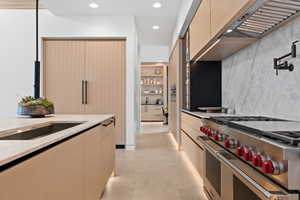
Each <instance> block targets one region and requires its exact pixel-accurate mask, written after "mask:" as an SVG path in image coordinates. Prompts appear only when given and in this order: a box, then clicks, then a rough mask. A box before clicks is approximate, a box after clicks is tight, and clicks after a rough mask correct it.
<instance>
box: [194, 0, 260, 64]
mask: <svg viewBox="0 0 300 200" xmlns="http://www.w3.org/2000/svg"><path fill="white" fill-rule="evenodd" d="M254 3H255V0H232V1H230V2H228V1H225V0H203V1H202V2H201V4H200V6H199V8H198V10H197V12H196V14H195V16H194V18H193V20H192V22H191V24H190V27H189V34H190V35H189V38H190V43H189V44H190V59H191V60H196V59H200V60H222V59H224V58H226V57H227V56H230V55H232V54H233V53H234V52H237V51H238V50H239V49H241V48H243V47H245V46H247V45H249V44H251V43H252V42H253V41H255V40H254V39H253V38H252V39H251V38H250V39H249V38H246V39H245V38H237V40H238V42H232V41H235V38H229V39H228V38H226V37H224V38H220V36H221V35H222V34H223V33H225V32H226V30H227V29H228V28H229V27H230V25H231V24H232V23H233V22H234V21H236V20H238V19H239V18H240V17H241V16H242V15H243V14H244V13H245V11H246V10H247V9H248V8H249V7H251V6H252V5H253V4H254ZM223 40H225V41H223Z"/></svg>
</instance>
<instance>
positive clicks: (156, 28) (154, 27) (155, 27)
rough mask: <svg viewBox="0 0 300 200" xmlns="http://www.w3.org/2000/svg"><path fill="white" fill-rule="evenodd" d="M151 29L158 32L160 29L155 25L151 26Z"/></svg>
mask: <svg viewBox="0 0 300 200" xmlns="http://www.w3.org/2000/svg"><path fill="white" fill-rule="evenodd" d="M152 29H153V30H158V29H160V27H159V26H157V25H155V26H152Z"/></svg>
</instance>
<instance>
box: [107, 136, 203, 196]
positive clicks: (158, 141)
mask: <svg viewBox="0 0 300 200" xmlns="http://www.w3.org/2000/svg"><path fill="white" fill-rule="evenodd" d="M186 163H187V160H186V158H185V156H184V155H183V154H182V153H181V152H178V151H177V150H176V146H175V144H174V143H173V138H171V136H170V134H167V133H158V134H141V135H138V136H137V149H136V151H118V152H117V165H116V166H117V174H118V176H117V177H114V178H112V179H111V180H110V181H109V183H108V185H107V187H106V190H105V192H104V195H103V197H102V200H171V199H172V200H205V199H206V198H205V197H204V194H203V193H202V180H201V179H200V178H199V176H198V174H195V173H196V172H195V171H194V170H193V169H191V167H190V165H188V164H186Z"/></svg>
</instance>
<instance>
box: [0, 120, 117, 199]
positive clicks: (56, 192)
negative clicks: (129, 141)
mask: <svg viewBox="0 0 300 200" xmlns="http://www.w3.org/2000/svg"><path fill="white" fill-rule="evenodd" d="M114 137H115V136H114V127H113V124H110V125H107V126H106V127H105V126H102V125H101V126H97V127H95V128H93V129H90V130H89V131H87V132H84V133H82V134H80V135H78V136H75V137H73V138H71V139H69V140H67V141H65V142H63V143H61V144H58V145H56V146H54V147H52V148H49V149H48V150H46V151H44V152H41V153H40V154H37V155H35V156H33V157H31V158H30V159H28V160H25V161H23V162H20V163H19V164H17V165H14V166H12V167H10V168H8V169H5V170H4V171H2V172H0V199H1V200H17V199H22V200H53V199H55V200H66V199H72V200H98V199H99V198H100V195H101V194H102V192H103V190H104V187H105V184H106V183H107V181H108V179H109V177H110V175H111V174H112V172H113V170H114V167H115V166H114V163H115V158H114V156H115V152H114V151H115V150H114V149H115V144H114Z"/></svg>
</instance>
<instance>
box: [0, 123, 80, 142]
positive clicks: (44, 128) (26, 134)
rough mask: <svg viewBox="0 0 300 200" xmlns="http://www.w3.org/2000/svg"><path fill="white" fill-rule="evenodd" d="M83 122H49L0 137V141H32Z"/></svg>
mask: <svg viewBox="0 0 300 200" xmlns="http://www.w3.org/2000/svg"><path fill="white" fill-rule="evenodd" d="M82 123H83V122H49V123H46V124H41V125H37V126H33V127H30V128H24V129H19V130H14V131H11V132H9V133H6V134H3V135H0V140H32V139H36V138H40V137H44V136H47V135H51V134H54V133H57V132H59V131H62V130H66V129H69V128H72V127H74V126H78V125H80V124H82Z"/></svg>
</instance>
